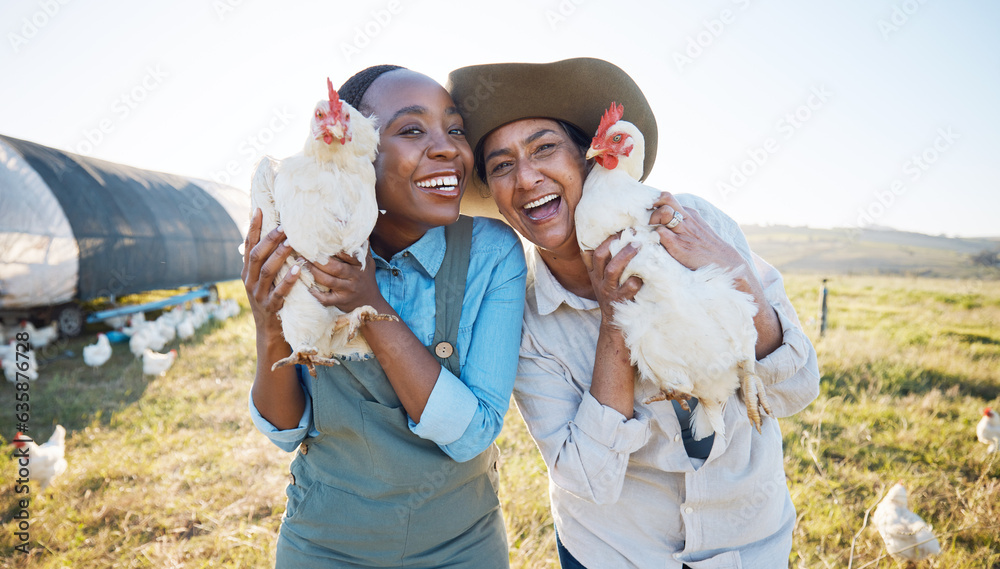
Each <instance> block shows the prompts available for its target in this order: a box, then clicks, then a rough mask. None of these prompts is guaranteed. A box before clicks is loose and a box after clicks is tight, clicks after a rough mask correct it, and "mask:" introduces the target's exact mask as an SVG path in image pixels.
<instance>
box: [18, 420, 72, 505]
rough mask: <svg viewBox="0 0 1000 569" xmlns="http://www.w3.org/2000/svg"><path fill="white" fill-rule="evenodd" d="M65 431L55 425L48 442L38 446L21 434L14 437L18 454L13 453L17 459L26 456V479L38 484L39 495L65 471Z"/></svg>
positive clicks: (60, 426)
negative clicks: (24, 454) (21, 455)
mask: <svg viewBox="0 0 1000 569" xmlns="http://www.w3.org/2000/svg"><path fill="white" fill-rule="evenodd" d="M65 443H66V429H64V428H63V426H62V425H56V430H55V431H54V432H53V433H52V436H51V437H49V440H48V441H46V442H45V443H43V444H41V445H39V444H36V443H35V441H33V440H31V439H30V438H28V437H26V436H24V435H23V434H22V433H17V436H15V437H14V443H13V444H14V446H15V447H17V448H18V449H19V450H20V452H15V453H14V456H15V457H18V456H20V454H21V453H22V452H24V453H26V454H27V455H28V479H29V480H34V481H35V482H38V484H39V486H40V487H41V488H40V489H39V491H38V493H39V494H41V493H42V492H45V489H46V488H48V487H49V485H50V484H52V480H53V479H55V477H56V476H59V475H60V474H62V473H63V472H65V471H66V466H67V465H66V446H65Z"/></svg>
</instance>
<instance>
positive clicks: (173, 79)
mask: <svg viewBox="0 0 1000 569" xmlns="http://www.w3.org/2000/svg"><path fill="white" fill-rule="evenodd" d="M998 29H1000V3H998V2H996V1H995V0H948V1H945V0H837V1H836V2H820V1H816V0H813V1H803V0H712V1H695V0H684V1H681V0H670V1H656V2H654V1H646V2H639V1H629V0H616V1H615V2H600V1H598V0H543V1H536V2H529V1H527V0H506V1H504V2H481V3H475V2H445V1H439V0H421V1H415V0H375V1H365V0H355V1H353V2H330V1H326V2H323V1H304V0H302V1H294V2H283V3H279V2H276V1H273V0H197V1H196V0H176V1H172V2H166V1H154V2H126V1H124V0H91V1H88V2H83V1H72V0H25V1H18V2H13V1H8V2H3V3H2V4H0V31H2V32H3V43H2V45H0V73H2V74H3V77H4V79H3V80H2V81H0V102H2V104H0V133H2V134H5V135H8V136H13V137H17V138H23V139H27V140H31V141H34V142H38V143H41V144H45V145H48V146H53V147H56V148H61V149H64V150H69V151H73V152H78V153H80V154H86V155H90V156H94V157H97V158H103V159H106V160H111V161H115V162H120V163H124V164H129V165H133V166H138V167H142V168H149V169H153V170H159V171H165V172H171V173H176V174H182V175H186V176H193V177H199V178H209V179H215V180H217V181H221V182H226V183H229V184H231V185H234V186H237V187H241V188H248V187H249V177H250V171H251V169H252V167H253V165H254V164H255V162H256V161H257V158H258V157H259V156H260V155H261V154H262V153H264V154H270V155H272V156H275V157H278V158H283V157H285V156H288V155H290V154H293V153H295V152H297V151H299V150H300V149H301V146H302V143H303V142H304V140H305V137H306V134H307V132H308V121H309V116H310V112H311V111H312V108H313V105H314V104H315V103H316V101H317V100H319V99H322V98H324V97H325V94H326V77H327V76H330V77H331V78H332V79H333V83H334V85H339V84H340V83H341V82H343V81H344V80H345V79H346V78H347V77H349V76H350V75H351V74H353V73H354V72H355V71H358V70H360V69H362V68H364V67H367V66H369V65H373V64H379V63H396V64H399V65H404V66H406V67H410V68H411V69H414V70H417V71H421V72H424V73H426V74H428V75H430V76H431V77H433V78H435V79H437V80H439V81H441V82H442V83H444V82H445V80H446V79H447V74H448V72H449V71H450V70H451V69H453V68H455V67H460V66H463V65H469V64H474V63H485V62H499V61H530V62H546V61H554V60H558V59H564V58H569V57H578V56H591V57H600V58H603V59H607V60H609V61H611V62H613V63H615V64H617V65H619V66H620V67H622V68H623V69H625V70H626V71H627V72H628V73H629V74H630V75H632V77H633V78H634V79H635V80H636V82H637V83H638V84H639V85H640V86H641V87H642V89H643V91H644V92H645V94H646V96H647V98H648V99H649V100H650V103H651V105H652V107H653V112H654V113H655V115H656V119H657V123H658V125H659V131H660V140H659V153H658V156H657V160H656V166H655V168H654V169H653V172H652V174H651V176H650V177H649V179H648V180H647V183H649V184H651V185H653V186H656V187H657V188H660V189H664V190H669V191H671V192H675V193H682V192H688V193H694V194H698V195H701V196H703V197H705V198H707V199H708V200H709V201H711V202H713V203H715V204H716V205H718V206H719V207H721V208H722V209H723V210H724V211H726V212H727V213H728V214H729V215H731V216H732V217H733V218H735V219H736V220H737V221H738V222H740V223H742V224H749V223H759V224H768V223H773V224H787V225H810V226H814V227H858V226H865V225H871V224H874V225H880V226H889V227H894V228H897V229H904V230H909V231H918V232H921V233H928V234H935V235H936V234H942V233H944V234H948V235H959V236H986V235H1000V224H998V222H997V219H998V218H1000V160H998V159H997V157H998V156H1000V34H998V33H997V30H998ZM627 112H628V111H627V109H626V117H627Z"/></svg>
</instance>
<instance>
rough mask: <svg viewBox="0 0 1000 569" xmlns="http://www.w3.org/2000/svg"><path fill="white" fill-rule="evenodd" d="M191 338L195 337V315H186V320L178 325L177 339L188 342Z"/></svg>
mask: <svg viewBox="0 0 1000 569" xmlns="http://www.w3.org/2000/svg"><path fill="white" fill-rule="evenodd" d="M191 336H194V315H193V314H185V315H184V318H181V321H180V322H178V323H177V337H178V338H180V339H181V340H187V339H188V338H190V337H191Z"/></svg>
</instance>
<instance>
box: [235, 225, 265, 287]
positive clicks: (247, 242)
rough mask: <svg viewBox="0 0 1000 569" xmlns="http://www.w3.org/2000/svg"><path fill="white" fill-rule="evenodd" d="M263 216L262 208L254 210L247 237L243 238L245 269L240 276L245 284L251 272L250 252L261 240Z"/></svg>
mask: <svg viewBox="0 0 1000 569" xmlns="http://www.w3.org/2000/svg"><path fill="white" fill-rule="evenodd" d="M262 217H263V213H261V211H260V208H257V209H255V210H253V214H252V215H251V216H250V227H249V228H248V229H247V237H246V239H244V240H243V271H242V272H241V273H240V277H241V278H242V279H243V283H244V284H246V282H247V276H249V274H250V252H251V251H252V250H253V248H254V247H256V246H257V242H259V241H260V225H261V218H262Z"/></svg>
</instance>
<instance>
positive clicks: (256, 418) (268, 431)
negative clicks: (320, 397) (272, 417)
mask: <svg viewBox="0 0 1000 569" xmlns="http://www.w3.org/2000/svg"><path fill="white" fill-rule="evenodd" d="M295 367H296V375H297V376H298V378H299V385H301V386H302V390H303V391H304V392H305V395H306V407H305V410H303V411H302V418H301V419H299V425H298V426H297V427H295V428H294V429H285V430H280V429H278V428H277V427H275V426H274V425H272V424H271V422H270V421H268V420H267V419H265V418H264V416H263V415H261V414H260V411H258V410H257V406H256V405H254V404H253V392H250V393H249V394H248V395H247V400H248V405H249V407H250V420H251V421H253V424H254V426H255V427H257V430H258V431H260V432H261V433H263V434H264V436H266V437H267V438H268V439H270V440H271V442H272V443H274V444H275V446H277V447H278V448H280V449H281V450H283V451H285V452H292V451H293V450H295V449H296V448H298V446H299V443H301V442H302V441H303V440H305V438H306V437H308V436H315V435H316V434H318V433H315V432H312V431H313V420H312V417H313V414H312V397H310V396H309V395H310V391H311V389H310V388H311V386H310V385H309V383H308V379H306V380H303V377H302V376H303V374H302V372H301V369H299V367H300V366H295Z"/></svg>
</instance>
